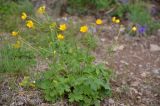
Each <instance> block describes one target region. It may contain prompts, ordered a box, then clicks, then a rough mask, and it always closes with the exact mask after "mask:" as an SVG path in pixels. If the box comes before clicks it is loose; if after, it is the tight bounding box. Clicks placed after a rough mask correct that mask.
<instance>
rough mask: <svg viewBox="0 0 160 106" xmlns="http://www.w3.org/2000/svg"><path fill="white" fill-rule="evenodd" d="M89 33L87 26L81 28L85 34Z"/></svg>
mask: <svg viewBox="0 0 160 106" xmlns="http://www.w3.org/2000/svg"><path fill="white" fill-rule="evenodd" d="M87 31H88V27H87V26H86V25H85V26H81V28H80V32H82V33H85V32H87Z"/></svg>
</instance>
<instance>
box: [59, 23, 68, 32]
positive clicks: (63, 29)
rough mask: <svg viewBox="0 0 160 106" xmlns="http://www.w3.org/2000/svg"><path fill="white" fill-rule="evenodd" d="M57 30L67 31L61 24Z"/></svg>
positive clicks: (64, 25)
mask: <svg viewBox="0 0 160 106" xmlns="http://www.w3.org/2000/svg"><path fill="white" fill-rule="evenodd" d="M59 29H60V30H61V31H65V30H66V29H67V26H66V24H61V25H60V26H59Z"/></svg>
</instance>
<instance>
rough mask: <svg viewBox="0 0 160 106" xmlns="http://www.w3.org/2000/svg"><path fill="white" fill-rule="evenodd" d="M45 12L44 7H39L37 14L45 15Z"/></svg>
mask: <svg viewBox="0 0 160 106" xmlns="http://www.w3.org/2000/svg"><path fill="white" fill-rule="evenodd" d="M45 10H46V7H45V6H41V7H39V8H38V10H37V12H38V13H39V14H44V13H45Z"/></svg>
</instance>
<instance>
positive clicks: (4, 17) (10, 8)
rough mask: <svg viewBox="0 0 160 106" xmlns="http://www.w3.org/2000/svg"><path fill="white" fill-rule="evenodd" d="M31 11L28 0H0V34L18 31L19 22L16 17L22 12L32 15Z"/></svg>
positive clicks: (31, 6) (31, 7)
mask: <svg viewBox="0 0 160 106" xmlns="http://www.w3.org/2000/svg"><path fill="white" fill-rule="evenodd" d="M32 10H33V5H32V4H31V2H29V0H0V32H5V31H12V30H14V29H15V28H17V29H18V28H19V27H20V26H19V23H20V20H18V18H17V16H19V14H20V13H21V12H22V11H26V12H27V13H29V14H32V12H33V11H32ZM13 20H14V21H13Z"/></svg>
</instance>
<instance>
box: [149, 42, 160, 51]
mask: <svg viewBox="0 0 160 106" xmlns="http://www.w3.org/2000/svg"><path fill="white" fill-rule="evenodd" d="M150 51H151V52H157V51H160V46H158V45H156V44H150Z"/></svg>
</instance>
